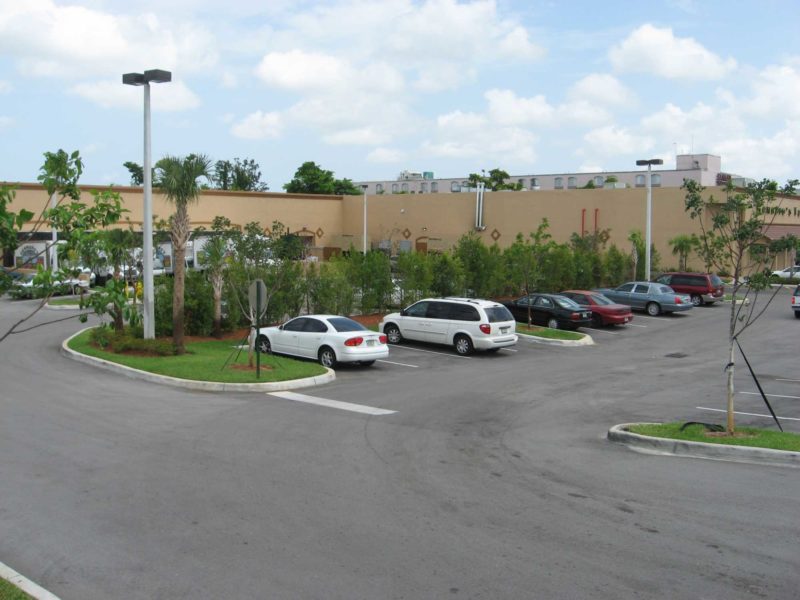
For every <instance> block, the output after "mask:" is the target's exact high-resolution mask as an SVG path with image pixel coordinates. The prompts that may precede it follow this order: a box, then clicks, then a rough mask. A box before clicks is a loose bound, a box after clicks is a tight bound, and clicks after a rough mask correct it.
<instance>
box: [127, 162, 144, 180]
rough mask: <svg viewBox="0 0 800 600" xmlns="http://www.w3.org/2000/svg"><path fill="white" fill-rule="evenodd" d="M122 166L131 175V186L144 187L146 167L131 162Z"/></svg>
mask: <svg viewBox="0 0 800 600" xmlns="http://www.w3.org/2000/svg"><path fill="white" fill-rule="evenodd" d="M122 166H123V167H125V168H126V169H128V173H130V174H131V185H133V186H142V185H144V167H142V165H140V164H139V163H135V162H133V161H130V160H129V161H126V162H124V163H122Z"/></svg>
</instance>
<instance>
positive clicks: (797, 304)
mask: <svg viewBox="0 0 800 600" xmlns="http://www.w3.org/2000/svg"><path fill="white" fill-rule="evenodd" d="M792 309H793V310H794V317H795V319H800V285H798V286H797V287H796V288H794V293H793V294H792Z"/></svg>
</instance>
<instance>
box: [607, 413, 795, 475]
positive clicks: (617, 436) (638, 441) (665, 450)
mask: <svg viewBox="0 0 800 600" xmlns="http://www.w3.org/2000/svg"><path fill="white" fill-rule="evenodd" d="M651 424H652V423H622V424H621V425H614V426H613V427H612V428H611V429H609V430H608V435H607V437H608V439H609V440H610V441H612V442H616V443H618V444H623V445H625V446H628V448H630V449H631V450H634V451H636V452H643V453H645V454H661V455H672V456H688V457H693V458H706V459H710V460H727V461H732V462H744V463H757V464H765V465H772V466H779V467H800V452H789V451H786V450H772V449H770V448H750V447H747V446H729V445H726V444H708V443H706V442H686V441H683V440H671V439H667V438H658V437H650V436H646V435H639V434H638V433H632V432H630V431H628V429H629V428H630V427H632V426H634V425H651Z"/></svg>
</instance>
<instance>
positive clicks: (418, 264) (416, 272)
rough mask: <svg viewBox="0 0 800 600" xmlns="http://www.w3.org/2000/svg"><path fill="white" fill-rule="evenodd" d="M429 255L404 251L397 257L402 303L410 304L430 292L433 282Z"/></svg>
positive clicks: (431, 262) (431, 263)
mask: <svg viewBox="0 0 800 600" xmlns="http://www.w3.org/2000/svg"><path fill="white" fill-rule="evenodd" d="M432 267H433V261H432V260H431V255H428V254H423V253H421V252H404V253H402V254H401V255H400V256H399V257H398V259H397V274H398V277H399V279H400V289H401V291H402V293H403V295H402V303H403V304H411V303H412V302H416V301H417V300H420V299H421V298H424V297H425V296H427V295H428V294H429V293H430V289H431V285H432V284H433V268H432Z"/></svg>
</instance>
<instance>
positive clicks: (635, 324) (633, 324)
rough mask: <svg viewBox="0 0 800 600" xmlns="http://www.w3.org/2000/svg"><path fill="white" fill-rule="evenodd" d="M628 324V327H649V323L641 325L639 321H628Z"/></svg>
mask: <svg viewBox="0 0 800 600" xmlns="http://www.w3.org/2000/svg"><path fill="white" fill-rule="evenodd" d="M640 318H641V317H640ZM627 326H628V327H642V328H644V329H647V325H639V324H638V323H628V325H627Z"/></svg>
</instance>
